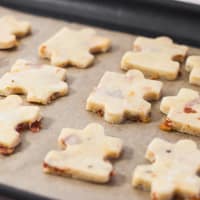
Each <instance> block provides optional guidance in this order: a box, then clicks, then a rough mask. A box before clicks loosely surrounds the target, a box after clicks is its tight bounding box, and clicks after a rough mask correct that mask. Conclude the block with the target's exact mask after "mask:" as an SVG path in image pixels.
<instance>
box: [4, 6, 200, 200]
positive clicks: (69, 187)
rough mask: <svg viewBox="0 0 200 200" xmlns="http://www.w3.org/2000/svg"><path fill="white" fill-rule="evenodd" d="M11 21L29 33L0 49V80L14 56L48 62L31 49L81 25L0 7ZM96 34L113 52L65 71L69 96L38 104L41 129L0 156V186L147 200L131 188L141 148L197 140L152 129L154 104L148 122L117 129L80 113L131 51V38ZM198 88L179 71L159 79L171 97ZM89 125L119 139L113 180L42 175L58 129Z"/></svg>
mask: <svg viewBox="0 0 200 200" xmlns="http://www.w3.org/2000/svg"><path fill="white" fill-rule="evenodd" d="M8 14H11V15H15V16H16V17H18V18H20V19H24V20H28V21H30V22H31V24H32V27H33V32H32V35H30V36H28V37H26V38H23V39H22V40H21V42H20V45H19V47H18V48H17V49H14V50H9V51H0V76H2V75H3V74H4V73H5V72H7V71H8V70H9V69H10V67H11V65H12V64H13V63H14V62H15V60H16V59H18V58H24V59H30V60H33V61H37V62H39V63H49V61H45V60H42V59H40V58H39V57H38V54H37V48H38V46H39V44H40V43H41V42H43V41H44V40H46V39H47V38H49V37H50V36H52V35H53V34H54V33H55V32H57V31H58V30H59V29H60V28H61V27H63V26H65V25H67V26H69V27H73V28H78V29H79V28H82V27H85V26H84V25H79V24H74V23H68V22H66V21H61V20H55V19H51V18H46V17H38V16H33V15H29V14H24V13H20V12H16V11H14V10H10V9H6V8H3V7H0V17H1V16H3V15H8ZM96 30H97V32H98V33H99V34H101V35H104V36H107V37H109V38H110V39H111V40H112V43H113V48H112V50H111V51H110V52H108V53H105V54H101V55H98V56H97V57H96V60H95V63H94V65H93V66H92V67H90V68H88V69H82V70H81V69H76V68H68V69H67V71H68V83H69V86H70V93H69V95H68V96H66V97H63V98H59V99H57V100H56V101H54V102H53V103H52V104H50V105H47V106H41V110H42V115H43V116H44V120H43V121H42V126H43V129H42V130H41V131H40V132H39V133H37V134H32V133H31V132H29V131H27V132H26V133H24V134H23V140H22V144H21V145H20V146H19V147H18V148H17V151H16V152H15V154H13V155H11V156H8V157H4V156H0V166H1V167H0V182H1V183H4V184H7V185H10V186H14V187H16V188H19V189H25V190H27V191H30V192H34V193H38V194H40V195H45V196H48V197H51V198H56V199H86V200H94V199H95V200H105V199H115V200H124V199H134V200H147V199H149V193H148V192H143V191H140V190H136V189H133V188H132V187H131V177H132V172H133V170H134V168H135V167H136V165H138V164H143V163H147V161H145V159H144V153H145V151H146V148H147V145H148V144H149V143H150V142H151V140H152V139H153V138H155V137H160V138H164V139H166V140H168V141H171V142H175V141H177V140H178V139H184V138H190V139H193V140H194V141H196V142H198V143H199V141H200V139H199V138H198V137H193V136H188V135H186V134H181V133H167V132H163V131H161V130H159V128H158V126H159V123H160V121H161V120H162V118H163V114H161V113H160V111H159V104H160V101H159V102H155V103H152V121H151V122H150V123H134V122H133V123H132V122H126V123H124V124H120V125H112V124H109V123H106V122H105V121H104V120H103V119H102V118H100V117H98V116H97V115H96V114H93V113H91V112H87V111H86V110H85V103H86V99H87V97H88V95H89V93H90V92H91V91H92V89H93V87H94V86H96V85H97V84H98V82H99V79H100V78H101V76H102V75H103V74H104V72H105V71H106V70H110V71H117V72H121V73H123V72H122V71H121V70H120V67H119V66H120V60H121V57H122V55H123V54H124V52H126V51H127V50H131V48H132V42H133V40H134V39H135V36H133V35H130V34H125V33H120V32H114V31H108V30H103V29H99V28H96ZM189 53H190V54H200V51H199V50H198V49H194V48H191V50H190V52H189ZM182 87H187V88H192V89H196V90H197V91H199V88H198V87H195V86H191V85H189V84H188V74H187V73H186V72H184V70H183V68H182V75H181V77H180V78H179V79H178V80H177V81H171V82H170V81H164V89H163V95H164V96H165V95H176V93H177V91H178V90H179V89H180V88H182ZM90 122H98V123H100V124H102V125H103V126H104V127H105V131H106V134H108V135H112V136H116V137H119V138H121V139H122V140H123V141H124V152H123V154H122V156H121V158H120V159H119V160H118V161H116V162H115V163H114V166H115V170H116V176H115V177H114V178H113V179H112V181H111V182H110V183H108V184H105V185H99V184H92V183H88V182H83V181H79V180H75V179H71V178H63V177H59V176H53V175H47V174H44V173H43V171H42V162H43V159H44V157H45V155H46V154H47V152H48V151H49V150H52V149H58V146H57V138H58V135H59V134H60V131H61V129H62V128H64V127H72V128H78V129H82V128H84V127H85V126H86V125H87V124H88V123H90Z"/></svg>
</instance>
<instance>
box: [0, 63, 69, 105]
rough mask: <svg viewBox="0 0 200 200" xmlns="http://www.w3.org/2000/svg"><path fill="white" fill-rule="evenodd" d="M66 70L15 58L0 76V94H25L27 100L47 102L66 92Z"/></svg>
mask: <svg viewBox="0 0 200 200" xmlns="http://www.w3.org/2000/svg"><path fill="white" fill-rule="evenodd" d="M65 79H66V70H65V69H62V68H58V67H54V66H50V65H39V64H34V63H31V62H29V61H25V60H17V61H16V63H15V64H14V65H13V67H12V68H11V71H10V72H7V73H5V74H4V75H3V76H2V77H1V78H0V95H2V96H8V95H10V94H26V95H27V98H26V99H27V101H29V102H35V103H41V104H47V103H50V102H51V100H53V99H55V98H57V97H60V96H64V95H66V94H67V93H68V85H67V83H66V82H64V80H65Z"/></svg>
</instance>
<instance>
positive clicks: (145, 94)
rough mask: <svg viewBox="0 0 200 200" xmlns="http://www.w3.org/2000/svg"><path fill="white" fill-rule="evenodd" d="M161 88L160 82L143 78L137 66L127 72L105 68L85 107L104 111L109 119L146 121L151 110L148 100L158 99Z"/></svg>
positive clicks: (113, 121)
mask: <svg viewBox="0 0 200 200" xmlns="http://www.w3.org/2000/svg"><path fill="white" fill-rule="evenodd" d="M161 89H162V82H160V81H155V80H149V79H145V78H144V75H143V74H142V72H140V71H138V70H130V71H128V72H127V73H126V74H120V73H116V72H105V74H104V75H103V77H102V78H101V80H100V83H99V84H98V86H97V88H95V89H94V91H93V92H91V94H90V96H89V97H88V99H87V104H86V109H87V110H88V111H92V112H95V113H99V114H101V115H103V116H104V119H105V120H106V121H108V122H110V123H120V122H122V121H124V120H125V119H130V120H139V121H143V122H146V121H149V114H150V110H151V104H150V103H149V102H147V101H151V100H158V99H159V98H160V93H161Z"/></svg>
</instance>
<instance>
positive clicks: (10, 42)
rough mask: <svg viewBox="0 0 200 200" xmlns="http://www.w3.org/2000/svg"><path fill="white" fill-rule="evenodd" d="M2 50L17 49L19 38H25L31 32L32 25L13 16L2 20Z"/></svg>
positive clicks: (0, 33) (0, 25)
mask: <svg viewBox="0 0 200 200" xmlns="http://www.w3.org/2000/svg"><path fill="white" fill-rule="evenodd" d="M0 27H1V31H0V49H9V48H13V47H16V46H17V44H18V42H17V37H24V36H25V35H27V34H28V33H30V31H31V25H30V23H29V22H27V21H18V20H16V19H15V18H14V17H13V16H4V17H1V18H0Z"/></svg>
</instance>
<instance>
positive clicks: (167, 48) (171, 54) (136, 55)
mask: <svg viewBox="0 0 200 200" xmlns="http://www.w3.org/2000/svg"><path fill="white" fill-rule="evenodd" d="M187 51H188V47H187V46H184V45H178V44H175V43H173V41H172V40H171V39H170V38H168V37H157V38H146V37H137V38H136V40H135V41H134V45H133V51H129V52H127V53H125V54H124V56H123V58H122V60H121V68H122V69H124V70H129V69H138V70H141V71H142V72H144V74H147V75H149V76H151V77H152V78H153V79H157V78H164V79H167V80H174V79H176V78H177V76H178V72H179V67H180V66H179V65H180V64H179V62H183V61H184V59H185V57H186V55H187Z"/></svg>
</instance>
